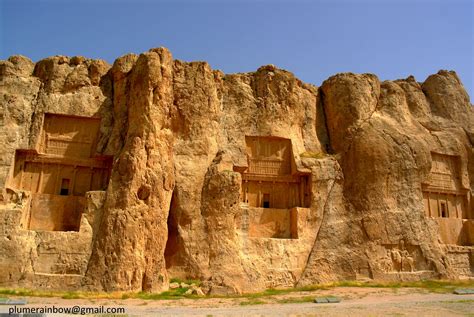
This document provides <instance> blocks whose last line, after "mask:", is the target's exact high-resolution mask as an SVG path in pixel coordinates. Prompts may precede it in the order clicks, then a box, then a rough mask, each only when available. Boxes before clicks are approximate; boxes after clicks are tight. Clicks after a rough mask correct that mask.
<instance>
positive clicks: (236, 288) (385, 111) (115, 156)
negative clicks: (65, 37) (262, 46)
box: [0, 49, 474, 294]
mask: <svg viewBox="0 0 474 317" xmlns="http://www.w3.org/2000/svg"><path fill="white" fill-rule="evenodd" d="M0 81H1V86H0V87H1V88H0V100H1V103H2V117H1V120H2V121H1V122H2V125H1V126H0V137H1V141H2V144H3V148H2V151H1V158H2V165H1V171H0V184H1V187H2V188H3V192H2V207H1V209H0V216H1V219H3V220H2V231H1V232H0V234H2V235H3V236H2V239H3V240H2V241H1V242H0V249H1V254H2V257H1V261H0V263H1V270H0V271H1V272H2V273H1V274H0V284H1V285H8V286H18V285H21V286H27V287H37V288H41V287H43V288H44V287H51V288H65V287H67V288H73V289H74V288H83V289H95V290H105V291H112V290H133V291H138V290H145V291H160V290H165V289H167V287H168V281H169V278H171V277H181V278H197V279H201V280H202V281H203V282H204V283H203V286H204V288H205V290H206V291H207V292H210V293H215V294H222V293H235V292H248V291H257V290H262V289H265V288H269V287H292V286H295V285H308V284H315V283H320V282H327V281H334V280H346V279H376V280H409V279H412V280H413V279H420V278H438V277H447V278H464V277H469V276H472V275H473V272H474V260H473V259H474V255H473V254H474V253H473V252H474V251H473V247H472V245H473V244H474V224H473V220H469V219H473V218H474V204H473V203H472V198H471V197H472V188H473V179H474V152H473V143H474V124H473V123H474V111H473V108H472V106H471V104H470V102H469V97H468V95H467V94H466V92H465V90H464V88H463V86H462V84H461V82H460V80H459V78H458V77H457V76H456V74H455V73H454V72H448V71H440V72H439V73H438V74H435V75H432V76H430V77H428V78H427V80H426V81H425V82H424V83H418V82H416V81H415V79H414V78H413V77H409V78H407V79H405V80H396V81H385V82H380V81H379V79H378V78H377V77H376V76H375V75H371V74H361V75H359V74H351V73H344V74H337V75H335V76H333V77H331V78H329V79H328V80H326V81H325V82H324V83H323V84H322V86H321V87H320V88H318V87H315V86H312V85H309V84H305V83H303V82H301V81H300V80H298V79H297V78H295V77H294V76H293V75H292V74H291V73H289V72H287V71H284V70H280V69H278V68H276V67H275V66H273V65H268V66H263V67H261V68H259V69H258V70H257V71H256V72H254V73H246V74H232V75H225V74H223V73H222V72H220V71H215V70H212V69H211V68H210V67H209V65H208V64H207V63H204V62H192V63H185V62H182V61H178V60H173V59H172V56H171V54H170V52H168V51H167V50H166V49H152V50H150V51H149V52H146V53H143V54H141V55H139V56H137V55H134V54H129V55H125V56H122V57H120V58H118V59H117V60H116V61H115V63H114V65H113V66H109V65H107V64H106V63H105V62H103V61H97V60H89V59H85V58H82V57H73V58H68V57H62V56H58V57H51V58H47V59H45V60H42V61H39V62H38V63H36V64H34V63H32V62H31V61H30V60H28V59H27V58H25V57H21V56H14V57H11V58H10V59H9V60H7V61H1V62H0ZM45 113H51V114H63V115H74V116H85V117H96V118H101V123H100V133H99V135H98V137H97V141H96V142H95V143H94V144H95V148H94V149H95V150H94V152H95V156H111V157H112V160H113V163H112V165H111V171H110V177H109V178H108V181H107V184H106V187H105V188H103V190H102V191H89V192H88V193H87V194H86V195H85V198H84V199H85V201H86V203H85V204H86V206H87V207H86V208H85V209H84V212H83V213H82V219H81V223H80V228H79V230H78V231H37V230H36V231H35V230H30V228H29V226H28V220H27V219H28V217H30V216H28V215H30V214H31V213H32V212H33V213H34V212H35V211H34V208H33V209H32V207H31V206H34V204H32V203H31V201H33V200H34V193H31V192H30V191H28V190H25V188H18V187H19V186H18V185H15V184H16V183H15V182H14V181H13V180H12V179H14V177H15V175H16V173H17V172H16V171H17V170H16V169H15V161H16V156H15V155H16V152H15V151H16V150H17V149H25V150H33V149H37V148H38V144H39V143H41V140H42V138H43V137H44V136H43V135H44V132H42V131H43V130H42V129H44V128H43V125H44V121H43V118H44V114H45ZM246 137H247V138H246ZM249 137H252V138H253V139H250V138H249ZM285 140H290V143H285V142H286V141H285ZM252 142H256V143H252ZM272 144H273V145H272ZM286 144H290V145H289V147H288V146H287V145H286ZM255 149H256V150H255ZM275 149H276V150H275ZM254 150H255V151H257V152H255V153H257V154H254V152H252V151H254ZM282 153H290V154H289V156H288V157H289V159H283V157H284V154H282ZM17 155H18V154H17ZM275 158H276V159H275ZM285 160H287V161H285ZM48 162H49V161H48ZM43 164H45V163H43ZM252 164H256V165H252ZM258 164H260V165H258ZM272 164H273V165H272ZM275 164H279V165H275ZM282 164H287V165H285V166H287V169H286V170H287V172H285V173H286V174H285V173H283V172H282V171H283V170H284V169H285V167H284V165H282ZM42 166H43V165H42ZM262 166H263V167H262ZM272 166H279V167H278V171H277V172H275V171H276V169H275V168H273V167H272ZM258 168H261V169H260V170H259V169H258ZM438 169H440V170H443V169H444V170H443V171H441V172H438ZM255 171H257V172H255ZM259 171H260V172H259ZM262 171H263V172H262ZM273 172H275V174H271V173H273ZM38 173H41V174H42V173H43V172H41V171H38ZM259 173H261V174H259ZM262 173H263V174H262ZM278 173H279V174H278ZM28 175H29V174H28ZM433 175H434V176H433ZM439 175H441V176H439ZM443 175H444V176H443ZM29 177H33V176H29ZM58 177H59V176H58ZM91 177H92V176H91ZM59 178H60V177H59ZM32 179H33V178H32ZM40 179H41V178H40ZM22 180H24V178H22ZM91 182H92V178H91ZM437 182H441V183H439V184H441V185H439V184H438V183H437ZM21 184H22V182H20V185H21ZM39 184H41V181H39ZM58 184H59V183H58ZM249 184H251V185H249ZM252 184H254V185H252ZM262 184H264V185H262ZM265 184H267V185H265ZM451 185H452V188H451V187H450V186H451ZM58 186H59V185H58ZM61 186H62V185H61ZM252 186H257V187H252ZM259 186H260V187H259ZM264 186H267V187H264ZM278 186H280V187H278ZM285 186H286V187H285ZM437 186H438V187H437ZM440 186H441V187H440ZM443 186H445V187H443ZM38 188H39V185H38ZM254 188H259V189H258V190H256V191H255V192H252V190H255V189H254ZM281 188H284V189H281ZM433 188H435V189H436V190H434V189H433ZM252 195H254V196H252ZM247 196H248V197H250V199H249V200H248V199H247V198H246V197H247ZM31 197H33V198H31ZM252 197H253V198H252ZM255 197H256V198H255ZM269 197H270V198H269ZM282 197H283V198H284V199H283V198H282ZM252 199H254V200H252ZM435 202H436V203H435ZM443 204H444V205H443ZM444 208H446V210H445V209H444ZM25 219H26V220H25ZM71 248H80V249H81V251H80V252H76V253H74V252H71V251H68V249H71ZM43 249H45V250H46V249H48V250H49V251H48V252H49V253H48V252H46V251H44V252H43V251H42V250H43ZM51 250H53V251H51ZM51 254H53V255H54V256H52V255H51ZM72 254H79V255H74V256H73V255H72ZM51 276H53V277H51ZM54 276H56V277H57V280H55V279H54ZM61 279H69V280H70V282H69V283H68V284H67V285H64V284H60V282H59V281H60V280H61Z"/></svg>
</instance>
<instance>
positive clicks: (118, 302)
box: [0, 287, 474, 317]
mask: <svg viewBox="0 0 474 317" xmlns="http://www.w3.org/2000/svg"><path fill="white" fill-rule="evenodd" d="M309 296H311V297H322V296H337V297H339V298H341V300H342V301H341V302H340V303H334V304H329V303H328V304H315V303H311V302H303V303H294V302H295V301H298V300H302V299H305V298H306V299H308V298H309ZM26 300H27V301H28V304H27V305H26V307H49V306H52V305H55V306H57V307H72V306H74V305H78V306H80V307H99V306H105V307H124V308H125V314H126V315H128V316H206V317H207V316H295V317H296V316H301V317H303V316H304V317H309V316H325V317H326V316H351V317H353V316H418V317H419V316H474V295H455V294H437V293H430V292H428V291H427V290H425V289H418V288H361V287H338V288H333V289H329V290H318V291H311V292H294V293H289V294H284V295H273V296H265V297H259V298H204V299H178V300H143V299H125V300H122V299H62V298H54V297H53V298H44V297H29V298H26ZM282 301H285V302H289V303H282ZM18 307H20V306H18ZM0 313H8V306H6V305H2V306H0ZM76 316H77V315H76ZM96 316H99V315H96ZM107 316H111V315H110V314H108V315H107ZM116 316H120V315H116Z"/></svg>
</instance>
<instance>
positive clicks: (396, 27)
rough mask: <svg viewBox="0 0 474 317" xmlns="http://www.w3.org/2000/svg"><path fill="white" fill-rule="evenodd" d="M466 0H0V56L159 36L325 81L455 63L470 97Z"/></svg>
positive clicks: (129, 45) (242, 63)
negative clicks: (350, 74)
mask: <svg viewBox="0 0 474 317" xmlns="http://www.w3.org/2000/svg"><path fill="white" fill-rule="evenodd" d="M473 3H474V1H470V0H446V1H440V0H399V1H391V0H385V1H384V0H378V1H376V0H365V1H364V0H361V1H356V0H353V1H350V0H335V1H330V0H321V1H309V0H308V1H303V0H301V1H298V0H293V1H291V0H287V1H284V0H276V1H270V0H260V1H259V0H254V1H250V0H240V1H239V0H220V1H217V0H215V1H214V0H208V1H205V0H203V1H198V0H194V1H184V0H182V1H179V0H178V1H140V0H137V1H132V0H129V1H112V0H102V1H101V0H96V1H92V0H90V1H88V0H82V1H81V0H76V1H67V0H63V1H53V0H49V1H41V0H36V1H22V0H11V1H10V0H0V12H1V13H0V59H6V58H8V56H10V55H13V54H22V55H26V56H28V57H30V58H31V59H32V60H33V61H37V60H39V59H41V58H44V57H47V56H50V55H59V54H60V55H70V56H74V55H82V56H86V57H91V58H102V59H105V60H107V61H108V62H110V63H112V62H113V61H114V59H115V58H117V57H118V56H121V55H123V54H126V53H129V52H134V53H140V52H143V51H147V50H148V49H149V48H152V47H159V46H165V47H167V48H169V49H170V50H171V52H172V53H173V56H174V58H177V59H182V60H185V61H193V60H205V61H207V62H209V64H210V65H211V66H212V67H213V68H214V69H221V70H222V71H224V72H225V73H235V72H247V71H254V70H256V69H257V68H258V67H259V66H261V65H266V64H275V65H276V66H278V67H280V68H284V69H287V70H289V71H291V72H293V73H294V74H295V75H296V76H297V77H299V78H300V79H302V80H303V81H305V82H309V83H313V84H315V85H318V86H319V85H321V83H322V81H323V80H325V79H327V78H328V77H329V76H331V75H333V74H336V73H339V72H356V73H363V72H369V73H375V74H376V75H377V76H378V77H379V78H380V79H382V80H385V79H398V78H406V77H407V76H409V75H414V76H415V77H416V78H417V80H418V81H424V80H425V79H426V77H427V76H428V75H429V74H432V73H436V72H437V71H438V70H439V69H449V70H455V71H456V72H457V73H458V75H459V76H460V78H461V80H462V81H463V83H464V85H465V87H466V89H467V90H468V92H469V94H470V96H471V102H474V82H473V74H474V60H473V59H474V54H473V53H474V52H473V45H474V25H473V23H474V22H473V20H474V5H473Z"/></svg>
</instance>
